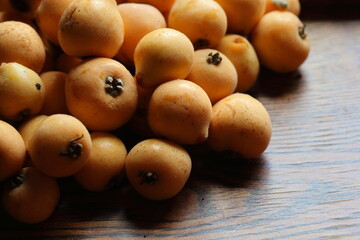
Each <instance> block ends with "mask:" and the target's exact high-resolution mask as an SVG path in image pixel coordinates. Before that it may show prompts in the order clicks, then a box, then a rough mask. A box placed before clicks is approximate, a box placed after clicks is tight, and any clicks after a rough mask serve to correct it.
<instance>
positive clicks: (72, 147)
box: [59, 134, 84, 158]
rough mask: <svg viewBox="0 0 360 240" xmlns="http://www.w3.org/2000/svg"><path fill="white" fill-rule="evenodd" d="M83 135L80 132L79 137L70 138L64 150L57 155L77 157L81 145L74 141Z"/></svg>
mask: <svg viewBox="0 0 360 240" xmlns="http://www.w3.org/2000/svg"><path fill="white" fill-rule="evenodd" d="M83 137H84V134H81V136H80V137H77V138H74V139H72V140H70V142H69V145H68V146H67V148H66V151H65V152H61V153H60V154H59V155H60V156H64V157H69V158H77V157H79V156H80V155H81V154H82V148H83V145H82V144H81V143H78V142H76V141H77V140H79V139H81V138H83Z"/></svg>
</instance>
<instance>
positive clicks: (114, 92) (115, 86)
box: [105, 77, 124, 97]
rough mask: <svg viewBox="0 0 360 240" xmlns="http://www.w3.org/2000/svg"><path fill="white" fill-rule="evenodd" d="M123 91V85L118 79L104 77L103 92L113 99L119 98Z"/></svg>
mask: <svg viewBox="0 0 360 240" xmlns="http://www.w3.org/2000/svg"><path fill="white" fill-rule="evenodd" d="M123 90H124V83H123V81H122V80H121V79H120V78H114V77H106V79H105V91H106V92H107V93H108V94H110V95H111V96H113V97H116V96H119V95H120V93H121V92H122V91H123Z"/></svg>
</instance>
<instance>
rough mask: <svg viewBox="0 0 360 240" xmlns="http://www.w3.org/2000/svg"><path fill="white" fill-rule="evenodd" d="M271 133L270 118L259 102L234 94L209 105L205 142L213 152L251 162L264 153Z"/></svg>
mask: <svg viewBox="0 0 360 240" xmlns="http://www.w3.org/2000/svg"><path fill="white" fill-rule="evenodd" d="M271 134H272V125H271V119H270V116H269V114H268V112H267V110H266V108H265V107H264V106H263V105H262V103H261V102H259V101H258V100H257V99H255V98H253V97H252V96H250V95H248V94H244V93H234V94H232V95H230V96H228V97H225V98H223V99H222V100H220V101H219V102H217V103H216V104H215V105H214V106H213V117H212V120H211V123H210V127H209V138H208V140H207V143H208V144H209V146H210V147H211V148H212V149H213V150H215V151H217V152H226V151H230V152H233V153H236V154H237V155H240V156H241V157H243V158H247V159H252V158H256V157H259V156H260V155H261V154H262V153H263V152H264V151H265V150H266V148H267V147H268V145H269V143H270V138H271Z"/></svg>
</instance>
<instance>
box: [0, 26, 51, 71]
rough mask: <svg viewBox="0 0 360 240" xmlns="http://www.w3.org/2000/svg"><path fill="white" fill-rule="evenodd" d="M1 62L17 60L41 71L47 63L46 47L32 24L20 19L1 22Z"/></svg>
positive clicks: (34, 69)
mask: <svg viewBox="0 0 360 240" xmlns="http://www.w3.org/2000/svg"><path fill="white" fill-rule="evenodd" d="M0 36H1V38H0V53H1V54H0V64H1V63H9V62H17V63H19V64H21V65H24V66H25V67H28V68H30V69H31V70H33V71H35V72H36V73H40V72H41V70H42V68H43V66H44V63H45V47H44V44H43V42H42V40H41V38H40V36H39V34H38V33H37V32H36V31H35V29H34V28H32V27H31V26H30V25H28V24H26V23H23V22H19V21H5V22H2V23H0Z"/></svg>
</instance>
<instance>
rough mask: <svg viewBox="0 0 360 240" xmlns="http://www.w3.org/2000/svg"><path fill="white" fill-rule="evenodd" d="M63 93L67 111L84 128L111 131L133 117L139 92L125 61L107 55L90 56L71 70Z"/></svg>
mask: <svg viewBox="0 0 360 240" xmlns="http://www.w3.org/2000/svg"><path fill="white" fill-rule="evenodd" d="M65 96H66V104H67V107H68V109H69V112H70V113H71V114H72V115H74V116H75V117H76V118H78V119H80V121H82V122H83V123H84V124H85V126H86V127H87V128H89V129H91V130H97V131H111V130H115V129H116V128H119V127H120V126H122V125H124V124H125V123H126V122H127V121H129V119H130V118H131V117H132V115H133V114H134V112H135V110H136V106H137V98H138V93H137V88H136V82H135V80H134V78H133V76H132V75H131V73H130V72H129V71H128V70H127V69H126V68H125V67H124V65H122V64H121V63H119V62H117V61H115V60H113V59H109V58H93V59H89V60H87V61H84V62H82V63H80V64H79V65H78V66H77V67H75V68H73V69H72V70H71V71H70V73H69V74H68V78H67V81H66V84H65Z"/></svg>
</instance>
